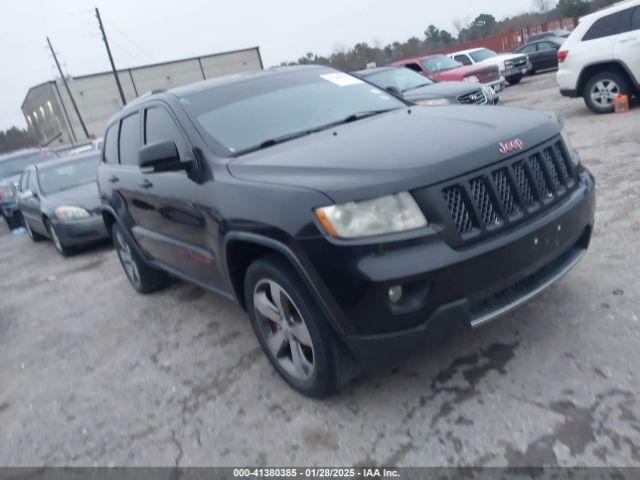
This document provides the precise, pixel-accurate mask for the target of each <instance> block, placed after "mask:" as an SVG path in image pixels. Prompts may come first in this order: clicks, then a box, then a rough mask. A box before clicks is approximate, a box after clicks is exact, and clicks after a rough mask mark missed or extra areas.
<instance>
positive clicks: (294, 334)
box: [244, 254, 358, 398]
mask: <svg viewBox="0 0 640 480" xmlns="http://www.w3.org/2000/svg"><path fill="white" fill-rule="evenodd" d="M244 295H245V300H246V306H247V311H248V313H249V317H250V319H251V324H252V326H253V329H254V332H255V334H256V336H257V337H258V341H259V342H260V345H261V346H262V349H263V350H264V352H265V354H266V355H267V358H268V359H269V361H270V362H271V364H272V365H273V367H274V368H275V370H276V371H277V372H278V374H279V375H280V376H281V377H282V378H283V379H284V380H285V382H287V383H288V384H289V386H291V388H293V389H294V390H296V391H297V392H299V393H301V394H303V395H306V396H308V397H314V398H322V397H326V396H327V395H330V394H332V393H335V392H337V391H339V390H340V389H341V388H342V387H344V386H346V385H348V384H349V383H350V382H351V380H353V378H355V376H356V375H357V373H358V372H357V368H356V365H355V361H354V360H353V358H352V356H351V354H350V353H349V352H348V351H347V350H346V348H345V347H344V345H343V344H342V342H340V340H339V339H338V338H337V337H336V335H335V333H334V332H333V329H332V328H331V326H330V325H329V322H328V321H327V319H326V316H325V315H324V313H323V312H322V310H321V309H320V307H319V306H318V304H317V302H316V301H315V300H314V298H313V296H312V295H311V293H310V292H309V291H308V289H307V288H306V286H304V282H303V281H302V279H301V278H300V277H299V275H298V274H297V273H296V272H295V271H294V270H293V268H292V267H291V265H290V264H289V263H288V262H287V261H286V260H285V259H283V258H282V257H280V256H279V255H277V254H271V255H267V256H265V257H262V258H260V259H258V260H256V261H255V262H253V263H252V264H251V265H250V266H249V268H248V270H247V273H246V276H245V281H244Z"/></svg>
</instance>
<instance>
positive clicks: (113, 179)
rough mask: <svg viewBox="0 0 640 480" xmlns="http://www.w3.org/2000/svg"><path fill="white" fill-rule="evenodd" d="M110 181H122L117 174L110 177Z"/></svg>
mask: <svg viewBox="0 0 640 480" xmlns="http://www.w3.org/2000/svg"><path fill="white" fill-rule="evenodd" d="M109 181H110V182H111V183H116V182H119V181H120V178H118V177H116V176H115V175H111V176H110V177H109Z"/></svg>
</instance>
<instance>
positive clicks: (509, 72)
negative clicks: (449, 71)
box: [449, 48, 531, 85]
mask: <svg viewBox="0 0 640 480" xmlns="http://www.w3.org/2000/svg"><path fill="white" fill-rule="evenodd" d="M449 57H451V58H453V59H454V60H455V61H456V62H460V63H461V64H463V65H475V64H477V63H480V64H482V65H495V66H497V67H498V68H499V69H500V75H501V76H502V77H504V78H505V79H506V80H507V82H509V84H511V85H513V84H516V83H518V82H520V80H522V77H523V76H524V75H525V74H526V73H527V71H528V70H529V69H531V63H529V57H528V56H527V55H524V54H522V53H496V52H494V51H493V50H489V49H488V48H472V49H470V50H461V51H459V52H453V53H450V54H449Z"/></svg>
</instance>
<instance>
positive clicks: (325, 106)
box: [180, 68, 406, 156]
mask: <svg viewBox="0 0 640 480" xmlns="http://www.w3.org/2000/svg"><path fill="white" fill-rule="evenodd" d="M180 101H181V103H182V105H183V107H184V108H185V110H186V111H187V113H188V114H189V115H190V116H191V117H192V119H193V120H194V121H195V123H196V126H197V127H198V129H199V130H200V131H201V133H202V134H203V135H204V136H205V138H206V139H207V140H208V141H209V142H208V143H210V144H211V146H212V148H213V149H214V151H215V152H216V153H217V154H219V155H221V156H238V155H242V154H244V153H248V152H251V151H255V150H260V149H262V148H267V147H271V146H273V145H275V144H278V143H283V142H285V141H290V140H294V139H295V138H299V137H301V136H305V135H310V134H312V133H315V132H318V131H321V130H324V129H327V128H331V127H333V126H336V125H339V124H342V123H349V122H354V121H358V120H361V119H363V118H367V117H370V116H373V115H378V114H382V113H385V112H387V111H390V110H396V109H400V108H403V107H405V106H406V104H405V103H403V102H402V101H400V100H398V99H397V98H395V97H393V96H392V95H389V94H388V93H387V92H385V91H384V90H381V89H379V88H376V87H374V86H373V85H371V84H369V83H366V82H363V81H362V80H360V79H358V78H356V77H354V76H351V75H348V74H346V73H342V72H338V71H335V70H330V69H324V68H310V69H304V70H298V71H290V72H283V73H275V74H273V75H269V76H263V77H259V78H255V79H251V78H249V79H248V80H247V81H242V82H235V83H232V84H226V85H221V86H216V87H214V88H211V89H207V90H204V91H199V92H197V93H193V94H190V95H186V96H184V97H181V98H180Z"/></svg>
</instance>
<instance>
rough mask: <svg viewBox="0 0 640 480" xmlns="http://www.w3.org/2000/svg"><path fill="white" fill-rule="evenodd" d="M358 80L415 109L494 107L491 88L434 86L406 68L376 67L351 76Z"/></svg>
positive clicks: (464, 84)
mask: <svg viewBox="0 0 640 480" xmlns="http://www.w3.org/2000/svg"><path fill="white" fill-rule="evenodd" d="M352 74H353V75H355V76H357V77H358V78H362V79H364V80H366V81H368V82H371V83H373V84H374V85H377V86H378V87H380V88H384V89H385V90H387V91H389V92H391V93H393V94H395V95H399V96H401V97H403V98H405V99H407V100H410V101H412V102H414V103H417V104H419V105H428V106H434V105H452V104H475V105H487V104H489V105H497V104H498V102H499V97H498V94H497V93H496V92H495V91H494V90H493V88H491V87H489V86H487V85H484V84H477V83H475V84H474V83H469V82H438V81H435V80H431V79H429V78H427V77H425V76H424V75H420V74H419V73H417V72H414V71H413V70H409V69H408V68H400V67H378V68H371V69H368V70H359V71H357V72H352Z"/></svg>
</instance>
